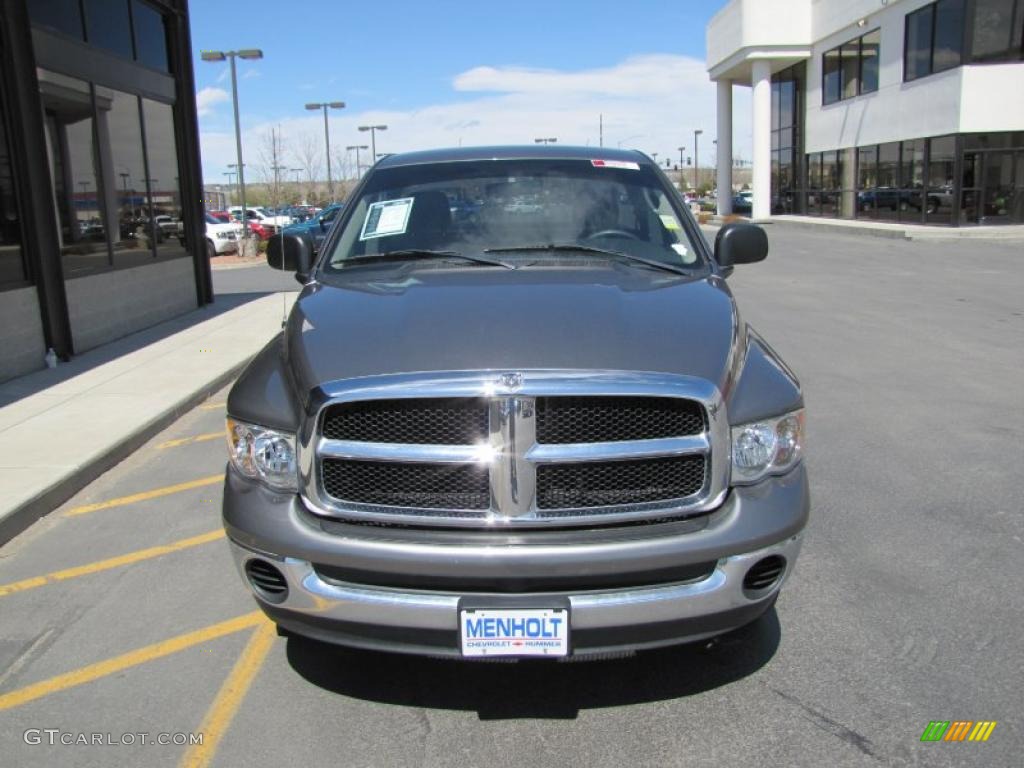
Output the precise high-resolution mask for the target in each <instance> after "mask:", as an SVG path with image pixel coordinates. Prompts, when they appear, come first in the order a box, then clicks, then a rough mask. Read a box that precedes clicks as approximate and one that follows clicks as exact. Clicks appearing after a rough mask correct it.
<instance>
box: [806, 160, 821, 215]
mask: <svg viewBox="0 0 1024 768" xmlns="http://www.w3.org/2000/svg"><path fill="white" fill-rule="evenodd" d="M807 213H809V214H811V215H812V216H818V215H820V214H821V152H814V153H813V154H810V155H807Z"/></svg>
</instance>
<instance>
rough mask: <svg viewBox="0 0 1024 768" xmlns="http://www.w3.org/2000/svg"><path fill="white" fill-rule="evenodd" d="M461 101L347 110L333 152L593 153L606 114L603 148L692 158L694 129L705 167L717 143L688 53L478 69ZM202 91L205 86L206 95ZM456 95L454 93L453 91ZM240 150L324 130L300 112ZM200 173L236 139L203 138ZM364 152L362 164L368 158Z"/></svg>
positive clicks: (334, 131) (744, 132)
mask: <svg viewBox="0 0 1024 768" xmlns="http://www.w3.org/2000/svg"><path fill="white" fill-rule="evenodd" d="M452 87H453V90H454V91H457V92H460V93H461V94H463V95H462V96H461V97H460V98H459V100H453V101H450V102H440V103H436V104H432V105H429V106H426V107H422V108H420V109H416V110H374V111H366V112H357V111H356V110H354V109H352V107H353V106H355V105H354V104H352V102H351V101H350V107H349V109H346V110H343V111H341V112H333V113H332V114H331V146H332V148H334V147H344V146H345V145H347V144H363V143H367V144H368V143H369V141H368V139H369V136H368V135H367V134H365V133H362V134H360V133H358V132H357V130H356V127H357V126H358V125H365V124H367V123H373V124H379V123H383V124H386V125H387V126H388V130H387V131H386V132H382V133H379V134H378V135H377V150H378V152H400V151H407V150H416V149H428V148H432V147H446V146H457V145H459V144H462V145H463V146H473V145H477V146H479V145H487V144H524V143H525V144H532V143H533V140H534V138H536V137H538V136H544V137H547V136H555V137H557V138H558V141H559V143H562V144H579V145H590V146H594V147H596V146H597V145H598V142H599V132H598V131H599V129H598V120H599V117H598V116H599V115H603V120H604V145H605V146H607V147H615V146H617V145H619V144H621V145H622V147H624V148H627V147H628V148H636V149H640V150H643V151H644V152H648V153H654V152H657V153H658V155H659V160H660V161H662V162H664V160H665V159H666V158H667V159H669V160H670V161H671V162H672V163H673V164H676V163H678V162H679V151H678V149H677V148H678V147H679V146H685V147H686V151H685V154H686V155H689V156H692V155H693V131H694V129H697V128H699V129H702V130H703V131H704V134H703V136H701V142H700V165H701V167H702V168H707V167H708V166H709V165H710V164H711V159H712V157H713V150H714V145H713V144H712V140H713V139H714V138H715V134H716V125H715V85H714V83H712V82H711V81H710V80H709V79H708V76H707V72H706V71H705V69H704V63H703V61H701V60H699V59H694V58H691V57H688V56H677V55H671V54H649V55H643V56H634V57H631V58H629V59H626V60H625V61H622V62H620V63H619V64H616V65H614V66H609V67H602V68H595V69H588V70H576V71H566V70H539V69H529V68H522V67H493V66H480V67H475V68H473V69H470V70H467V71H465V72H462V73H460V74H457V75H456V76H455V77H454V78H453V80H452ZM204 90H206V89H204ZM453 96H454V94H453ZM733 120H734V126H733V128H734V130H733V135H734V152H735V153H736V155H737V156H740V157H744V158H749V157H750V91H749V89H745V88H735V89H734V103H733ZM247 123H248V127H247V128H246V130H244V131H243V149H244V151H245V156H246V163H249V162H250V160H249V158H252V162H255V161H256V154H257V152H258V148H259V146H260V137H262V136H263V135H264V134H265V133H267V132H268V131H269V130H270V128H271V126H280V128H281V130H282V134H283V136H284V138H285V142H286V144H287V143H288V141H289V138H290V137H297V136H299V135H301V134H303V133H307V132H309V131H319V130H322V123H321V122H320V118H318V117H316V116H312V115H309V116H307V115H297V116H296V117H293V118H288V119H284V120H274V121H252V120H245V119H244V116H243V125H245V124H247ZM201 138H202V150H203V161H204V169H205V171H206V175H207V178H208V179H209V180H210V181H211V182H214V183H216V182H217V181H220V180H222V176H221V173H222V171H224V170H225V167H226V164H227V163H233V162H234V135H233V134H232V133H230V132H227V131H225V132H219V133H217V132H208V131H204V132H203V134H202V137H201ZM368 154H369V153H365V155H364V158H363V159H364V161H365V160H366V155H368Z"/></svg>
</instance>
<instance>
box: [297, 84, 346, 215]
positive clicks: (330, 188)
mask: <svg viewBox="0 0 1024 768" xmlns="http://www.w3.org/2000/svg"><path fill="white" fill-rule="evenodd" d="M344 108H345V102H344V101H324V102H319V103H316V104H307V105H306V109H322V110H323V111H324V143H325V144H326V145H327V195H328V197H330V198H331V202H332V203H333V202H334V182H333V181H332V180H331V132H330V131H329V130H328V129H327V110H328V109H344Z"/></svg>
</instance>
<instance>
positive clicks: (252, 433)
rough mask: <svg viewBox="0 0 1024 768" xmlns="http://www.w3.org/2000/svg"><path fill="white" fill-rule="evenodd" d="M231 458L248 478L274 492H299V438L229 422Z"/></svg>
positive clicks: (234, 464) (254, 426)
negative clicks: (296, 447)
mask: <svg viewBox="0 0 1024 768" xmlns="http://www.w3.org/2000/svg"><path fill="white" fill-rule="evenodd" d="M227 433H228V458H229V459H230V460H231V465H232V466H233V467H234V468H235V469H237V470H238V471H239V472H240V473H241V474H243V475H245V476H246V477H251V478H253V479H254V480H262V481H263V482H264V483H266V484H267V485H269V486H270V487H271V488H273V489H274V490H278V491H292V492H297V491H298V490H299V480H298V472H297V470H296V463H295V435H292V434H289V433H287V432H278V431H277V430H274V429H267V428H266V427H258V426H256V425H254V424H246V423H244V422H241V421H235V420H234V419H228V423H227Z"/></svg>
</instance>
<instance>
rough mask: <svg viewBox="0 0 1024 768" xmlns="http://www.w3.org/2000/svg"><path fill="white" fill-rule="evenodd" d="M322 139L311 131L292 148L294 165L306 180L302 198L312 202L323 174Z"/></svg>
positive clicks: (304, 134)
mask: <svg viewBox="0 0 1024 768" xmlns="http://www.w3.org/2000/svg"><path fill="white" fill-rule="evenodd" d="M322 144H323V139H322V138H321V137H320V136H319V135H318V134H316V133H315V132H313V131H306V132H305V133H303V134H301V135H300V136H299V138H298V140H297V141H296V142H295V144H294V145H293V148H292V156H293V157H294V158H295V164H296V166H297V167H299V168H301V169H302V172H303V176H305V178H306V184H305V191H304V193H303V197H304V198H305V199H306V200H307V201H309V202H313V201H314V200H316V198H317V191H318V182H319V181H320V177H321V174H322V173H323V156H324V155H323V149H322Z"/></svg>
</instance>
